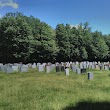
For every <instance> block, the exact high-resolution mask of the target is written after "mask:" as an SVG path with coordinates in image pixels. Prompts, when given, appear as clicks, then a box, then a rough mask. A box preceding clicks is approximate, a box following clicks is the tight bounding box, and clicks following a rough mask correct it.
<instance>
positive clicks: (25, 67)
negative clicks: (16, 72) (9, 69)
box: [20, 65, 28, 72]
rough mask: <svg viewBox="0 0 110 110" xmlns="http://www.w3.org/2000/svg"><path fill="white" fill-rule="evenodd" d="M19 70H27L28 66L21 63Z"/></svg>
mask: <svg viewBox="0 0 110 110" xmlns="http://www.w3.org/2000/svg"><path fill="white" fill-rule="evenodd" d="M20 72H28V66H27V65H22V66H21V67H20Z"/></svg>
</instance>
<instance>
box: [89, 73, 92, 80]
mask: <svg viewBox="0 0 110 110" xmlns="http://www.w3.org/2000/svg"><path fill="white" fill-rule="evenodd" d="M92 79H93V73H92V72H88V80H92Z"/></svg>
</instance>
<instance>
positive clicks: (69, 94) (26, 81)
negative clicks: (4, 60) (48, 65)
mask: <svg viewBox="0 0 110 110" xmlns="http://www.w3.org/2000/svg"><path fill="white" fill-rule="evenodd" d="M93 73H94V80H91V81H89V80H88V79H87V74H81V75H77V74H76V73H74V72H72V71H71V72H70V75H69V76H65V74H64V73H61V74H56V72H52V73H49V74H47V73H43V72H42V73H39V72H37V70H29V72H28V73H13V74H6V73H2V72H1V73H0V110H70V109H71V110H73V109H74V110H84V108H83V107H82V109H81V108H80V109H78V108H77V109H75V108H74V107H75V106H76V105H77V104H78V103H79V102H82V103H85V102H86V103H96V104H97V103H98V102H99V103H102V104H104V102H107V103H109V102H110V76H109V75H110V71H99V70H94V71H93ZM102 104H101V105H102ZM83 105H84V104H83ZM104 107H105V105H104ZM101 108H102V107H101ZM95 109H96V108H95ZM86 110H90V109H86ZM91 110H93V109H91ZM97 110H98V109H97ZM105 110H108V109H106V107H105ZM109 110H110V109H109Z"/></svg>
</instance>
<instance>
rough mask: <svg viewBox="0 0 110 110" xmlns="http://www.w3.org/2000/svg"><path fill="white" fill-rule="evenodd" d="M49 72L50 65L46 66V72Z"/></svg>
mask: <svg viewBox="0 0 110 110" xmlns="http://www.w3.org/2000/svg"><path fill="white" fill-rule="evenodd" d="M50 72H51V66H49V65H48V66H46V73H50Z"/></svg>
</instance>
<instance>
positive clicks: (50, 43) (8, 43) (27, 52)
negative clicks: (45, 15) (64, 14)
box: [0, 12, 110, 63]
mask: <svg viewBox="0 0 110 110" xmlns="http://www.w3.org/2000/svg"><path fill="white" fill-rule="evenodd" d="M109 59H110V35H103V34H102V33H101V32H98V31H96V32H92V31H91V28H90V27H89V25H88V23H87V22H86V23H84V24H79V25H78V26H77V27H74V26H71V25H70V24H66V25H64V24H58V25H57V26H56V29H52V27H51V26H49V25H48V24H46V23H45V22H42V21H40V20H39V19H37V18H34V17H33V16H30V17H27V16H24V15H23V14H22V13H19V12H17V13H7V14H6V15H5V16H4V17H2V18H1V19H0V62H3V63H6V62H21V61H22V62H55V61H58V62H61V61H82V60H88V61H108V60H109Z"/></svg>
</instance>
